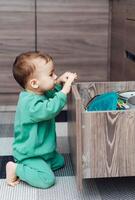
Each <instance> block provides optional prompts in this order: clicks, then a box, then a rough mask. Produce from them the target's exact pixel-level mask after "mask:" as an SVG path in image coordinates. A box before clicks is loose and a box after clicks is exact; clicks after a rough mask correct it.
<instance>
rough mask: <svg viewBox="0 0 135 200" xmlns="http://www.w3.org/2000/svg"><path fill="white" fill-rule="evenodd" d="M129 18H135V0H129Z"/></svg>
mask: <svg viewBox="0 0 135 200" xmlns="http://www.w3.org/2000/svg"><path fill="white" fill-rule="evenodd" d="M126 3H127V19H129V20H135V1H134V0H127V1H126Z"/></svg>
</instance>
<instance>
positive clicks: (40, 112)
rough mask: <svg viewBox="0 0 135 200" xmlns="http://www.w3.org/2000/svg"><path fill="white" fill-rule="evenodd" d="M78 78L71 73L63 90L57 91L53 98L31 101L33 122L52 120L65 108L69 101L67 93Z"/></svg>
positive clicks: (30, 110)
mask: <svg viewBox="0 0 135 200" xmlns="http://www.w3.org/2000/svg"><path fill="white" fill-rule="evenodd" d="M75 78H76V75H75V74H71V75H70V76H69V78H68V80H67V81H66V83H65V84H64V86H63V88H62V90H61V91H59V92H57V93H55V95H54V97H53V98H50V99H49V100H41V99H39V100H38V101H35V102H34V101H33V102H31V106H30V109H29V112H30V117H31V120H32V121H33V122H40V121H43V120H50V119H52V118H54V117H56V116H57V115H58V114H59V112H60V111H61V110H62V109H63V107H64V106H65V104H66V101H67V94H68V93H69V91H70V88H71V84H72V82H73V81H74V79H75Z"/></svg>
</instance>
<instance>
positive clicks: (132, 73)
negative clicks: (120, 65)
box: [125, 58, 135, 81]
mask: <svg viewBox="0 0 135 200" xmlns="http://www.w3.org/2000/svg"><path fill="white" fill-rule="evenodd" d="M125 66H126V67H125V76H126V77H127V79H128V80H130V81H133V80H135V61H132V60H130V59H128V58H126V60H125Z"/></svg>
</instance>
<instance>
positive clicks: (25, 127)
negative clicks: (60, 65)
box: [6, 52, 77, 188]
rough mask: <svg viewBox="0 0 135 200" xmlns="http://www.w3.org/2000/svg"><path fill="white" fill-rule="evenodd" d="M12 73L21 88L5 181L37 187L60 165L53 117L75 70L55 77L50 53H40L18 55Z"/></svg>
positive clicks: (51, 181)
mask: <svg viewBox="0 0 135 200" xmlns="http://www.w3.org/2000/svg"><path fill="white" fill-rule="evenodd" d="M13 76H14V78H15V80H16V81H17V82H18V83H19V84H20V86H21V87H22V88H23V89H24V90H23V91H22V92H21V93H20V95H19V99H18V104H17V107H16V115H15V123H14V142H13V157H14V160H15V162H11V161H10V162H8V163H7V165H6V181H7V183H8V184H9V185H11V186H15V185H17V184H18V183H19V182H20V180H22V181H24V182H26V183H28V184H29V185H31V186H33V187H37V188H48V187H51V186H52V185H53V184H54V183H55V176H54V173H53V171H54V170H57V169H59V168H61V167H63V166H64V158H63V156H62V155H61V154H59V153H58V152H57V151H56V131H55V117H56V116H57V115H58V114H59V113H60V111H61V110H62V109H63V107H64V106H65V104H66V100H67V94H68V93H69V92H70V89H71V84H72V82H73V81H74V79H76V78H77V75H76V73H71V72H65V73H64V74H63V75H61V76H60V77H59V78H57V75H56V74H55V66H54V63H53V59H52V58H51V56H49V55H47V54H44V53H41V52H26V53H23V54H21V55H19V56H18V57H17V58H16V59H15V62H14V64H13Z"/></svg>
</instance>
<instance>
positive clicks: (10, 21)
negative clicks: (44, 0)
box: [0, 0, 35, 105]
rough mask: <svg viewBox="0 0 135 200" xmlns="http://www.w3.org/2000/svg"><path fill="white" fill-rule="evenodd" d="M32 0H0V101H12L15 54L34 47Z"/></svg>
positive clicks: (1, 102)
mask: <svg viewBox="0 0 135 200" xmlns="http://www.w3.org/2000/svg"><path fill="white" fill-rule="evenodd" d="M34 9H35V6H34V1H33V0H24V1H20V0H19V1H17V0H12V1H10V0H6V1H5V0H1V1H0V104H4V105H6V104H16V101H17V96H18V91H19V90H20V88H19V86H18V84H17V83H16V81H15V80H14V79H13V76H12V64H13V62H14V59H15V57H16V56H17V55H18V54H20V53H22V52H24V51H29V50H35V18H34V15H35V10H34Z"/></svg>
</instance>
